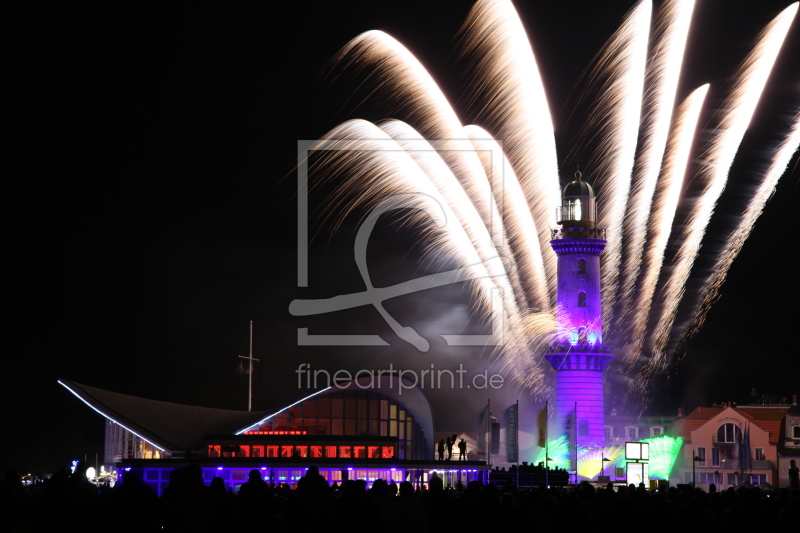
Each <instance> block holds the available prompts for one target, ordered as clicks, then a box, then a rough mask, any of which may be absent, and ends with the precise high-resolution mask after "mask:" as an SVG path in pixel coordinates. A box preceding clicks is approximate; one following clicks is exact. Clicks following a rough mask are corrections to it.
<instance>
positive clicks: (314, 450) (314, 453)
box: [310, 446, 322, 457]
mask: <svg viewBox="0 0 800 533" xmlns="http://www.w3.org/2000/svg"><path fill="white" fill-rule="evenodd" d="M310 448H311V457H322V446H310Z"/></svg>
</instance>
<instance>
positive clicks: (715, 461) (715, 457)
mask: <svg viewBox="0 0 800 533" xmlns="http://www.w3.org/2000/svg"><path fill="white" fill-rule="evenodd" d="M711 466H719V448H716V447H714V448H711Z"/></svg>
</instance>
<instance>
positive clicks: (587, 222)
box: [556, 170, 596, 228]
mask: <svg viewBox="0 0 800 533" xmlns="http://www.w3.org/2000/svg"><path fill="white" fill-rule="evenodd" d="M582 178H583V175H582V174H581V172H580V170H579V171H577V172H575V179H574V180H573V181H571V182H569V183H568V184H567V186H566V187H564V191H563V193H562V194H561V207H558V208H556V220H557V221H558V223H559V224H561V225H562V226H564V227H586V228H588V227H593V226H594V224H595V220H596V218H595V197H594V189H593V188H592V186H591V185H589V182H587V181H584V180H583V179H582Z"/></svg>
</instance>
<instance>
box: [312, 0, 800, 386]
mask: <svg viewBox="0 0 800 533" xmlns="http://www.w3.org/2000/svg"><path fill="white" fill-rule="evenodd" d="M693 7H694V2H693V1H691V0H668V1H666V2H665V3H664V4H663V6H662V7H661V8H660V9H659V10H658V11H657V13H656V16H655V18H654V21H655V22H654V23H651V12H652V6H651V2H649V1H642V2H639V3H638V4H637V5H636V6H634V8H633V9H632V10H631V11H630V12H629V14H628V15H627V16H626V17H625V19H624V20H623V22H622V24H621V26H620V29H619V30H618V31H617V32H616V33H615V34H614V35H613V36H612V37H611V39H610V40H609V41H608V43H607V44H606V46H605V47H604V48H603V49H602V50H601V52H600V54H598V56H597V58H596V62H595V66H594V67H593V68H592V69H591V70H590V71H589V72H590V73H591V79H592V83H591V85H590V88H591V90H592V92H591V94H592V97H593V98H594V99H595V103H594V105H593V106H592V108H591V111H590V114H589V116H588V119H587V120H586V131H585V132H584V133H583V134H582V136H581V138H582V139H593V138H594V139H598V142H597V148H596V151H595V153H594V155H593V157H592V160H593V161H596V162H597V163H596V164H595V165H594V167H593V174H595V175H596V176H597V184H598V188H599V189H600V190H601V195H602V199H601V201H600V202H599V204H600V216H599V222H600V225H601V226H603V227H605V228H607V230H608V246H607V248H606V250H605V254H604V256H603V257H604V262H603V267H602V268H603V271H602V276H603V285H604V286H603V291H604V292H603V310H604V317H603V318H604V323H605V324H607V326H606V327H609V328H611V331H610V332H607V333H606V337H612V338H614V339H615V346H617V347H618V350H617V353H618V355H620V356H621V357H619V358H618V362H617V363H615V364H617V365H618V366H620V368H621V369H622V370H623V373H624V374H625V375H626V376H627V378H628V382H629V389H630V392H632V393H634V394H644V393H646V392H647V382H648V380H649V379H650V378H651V377H652V376H653V375H654V374H655V373H656V372H657V371H658V370H659V369H661V368H663V367H664V364H665V362H666V360H667V355H666V353H667V352H666V350H667V345H668V341H669V340H670V339H674V338H675V337H676V335H675V333H676V331H675V330H676V329H680V327H678V328H676V327H675V326H674V324H675V321H676V315H677V309H678V305H679V303H680V302H681V299H682V296H683V292H684V290H685V286H686V282H687V279H688V278H689V275H690V273H691V269H692V266H693V264H694V260H695V258H696V256H697V254H698V251H699V249H700V246H701V244H702V240H703V236H704V233H705V228H706V227H707V225H708V222H709V219H710V217H711V215H712V214H713V211H714V206H715V205H716V203H717V201H718V199H719V196H720V194H721V193H722V190H723V189H724V187H725V183H726V180H727V175H728V172H729V169H730V166H731V164H732V162H733V160H734V158H735V156H736V152H737V150H738V146H739V144H740V143H741V140H742V137H743V136H744V132H745V130H746V128H747V126H748V123H749V121H750V119H751V117H752V114H753V112H754V110H755V106H756V104H757V102H758V99H759V97H760V94H761V92H762V90H763V88H764V85H765V83H766V81H767V78H768V76H769V72H770V70H771V69H772V66H773V64H774V62H775V59H776V57H777V55H778V52H779V50H780V47H781V44H782V42H783V40H784V39H785V37H786V34H787V32H788V30H789V26H790V25H791V23H792V20H793V18H794V16H795V13H796V11H797V3H795V4H793V5H792V6H790V7H788V8H787V9H785V10H784V11H783V12H782V13H781V14H779V15H778V16H777V17H776V18H775V19H774V20H773V21H772V22H771V23H770V24H769V25H768V26H767V27H766V28H765V29H764V31H763V32H762V34H761V35H760V36H759V38H758V39H757V42H756V44H755V46H754V48H753V49H752V51H751V52H750V53H749V54H748V55H747V57H746V58H745V60H744V61H743V63H742V66H741V67H740V68H739V70H738V71H737V72H736V74H735V75H734V77H733V79H732V80H731V87H732V89H731V91H730V94H729V96H728V97H727V98H726V99H725V101H724V103H723V105H722V107H721V108H720V110H719V111H718V112H717V114H716V115H715V118H714V125H715V126H714V129H713V130H712V132H713V133H712V136H711V141H710V142H709V143H708V145H707V147H706V149H705V151H704V152H703V154H702V156H701V161H700V165H699V170H698V171H697V175H696V176H692V177H691V178H690V179H691V180H692V181H694V182H695V183H696V184H697V186H698V187H699V189H700V190H701V192H700V194H699V196H698V200H697V201H696V202H695V204H694V205H693V206H692V208H691V213H690V214H689V215H688V218H687V222H686V223H685V224H684V227H683V229H682V231H680V232H679V234H678V235H676V236H673V238H674V239H675V242H677V243H679V244H680V246H679V250H678V252H677V255H676V259H675V262H674V264H672V265H670V269H669V272H668V274H665V273H664V272H663V270H664V269H663V266H664V258H665V256H666V252H667V250H668V248H669V244H670V242H671V241H670V238H671V233H672V226H673V221H674V219H675V217H676V210H677V207H678V204H679V201H680V199H681V198H680V191H681V187H682V184H684V183H686V182H687V181H688V179H687V176H685V173H686V170H687V168H690V166H689V165H688V161H689V156H690V153H691V151H692V149H693V145H694V137H695V131H696V129H697V123H698V117H699V116H700V114H701V111H702V107H703V102H704V99H705V96H706V93H707V91H708V89H709V88H708V86H707V85H705V86H703V87H700V88H698V89H696V90H695V91H694V92H692V94H691V95H690V96H689V97H688V98H686V99H685V100H684V101H683V102H682V103H681V105H680V106H678V107H677V108H676V107H675V101H676V93H677V82H678V79H679V77H680V70H681V58H682V57H683V55H684V52H685V45H686V40H687V34H688V31H689V24H690V20H691V15H692V11H693ZM651 26H652V27H653V35H652V36H651V35H650V30H651ZM648 46H649V47H650V52H649V53H648ZM459 58H461V59H463V60H465V62H466V63H467V64H468V68H467V71H468V74H469V79H468V80H467V89H466V99H467V101H468V103H469V105H470V106H471V107H473V108H474V109H475V110H476V115H477V116H476V121H477V122H479V123H480V125H464V124H462V122H461V121H460V120H459V118H458V117H457V115H456V113H455V111H454V110H453V108H452V107H451V105H450V104H449V103H448V101H447V99H446V98H445V96H444V94H443V93H442V91H441V90H440V89H439V87H438V86H437V84H436V83H435V82H434V80H433V78H432V77H431V76H430V74H429V73H428V72H427V71H426V70H425V68H424V67H423V66H422V65H421V64H420V63H419V61H417V59H416V58H415V57H414V56H413V55H412V54H411V53H410V52H409V51H408V50H407V49H406V48H405V47H403V46H402V45H401V44H400V43H399V42H397V41H396V40H394V39H393V38H392V37H390V36H388V35H387V34H385V33H383V32H379V31H371V32H367V33H364V34H362V35H359V36H358V37H356V38H355V39H353V41H351V42H350V43H348V44H347V45H346V46H345V47H344V48H343V49H342V51H341V52H340V53H339V54H338V55H337V56H336V57H335V58H334V62H333V65H334V67H333V68H334V69H335V70H336V72H337V74H340V75H341V74H344V73H345V72H348V71H353V72H360V73H363V74H365V75H366V78H365V79H364V81H363V83H364V86H365V87H368V88H369V90H370V94H371V95H372V96H373V97H380V98H381V99H382V101H383V102H384V103H385V104H386V105H387V106H389V107H390V108H392V109H394V110H396V111H397V112H398V113H404V114H405V116H406V120H405V122H400V121H396V120H391V121H385V122H382V123H380V124H378V125H373V124H370V123H368V122H365V121H349V122H346V123H345V124H343V125H341V126H339V127H337V128H335V129H334V130H332V131H331V132H329V134H328V135H326V137H325V139H324V141H326V142H327V141H336V142H340V143H345V149H343V150H338V149H337V150H338V151H336V150H335V151H332V152H330V153H328V152H326V153H325V155H324V156H323V157H322V158H321V159H320V160H319V161H318V162H317V163H316V164H315V169H316V170H318V171H321V172H322V173H323V175H324V176H326V177H327V178H329V179H332V180H334V179H335V180H337V181H338V182H340V183H341V185H340V189H339V191H340V193H344V194H341V196H340V197H338V198H337V199H336V200H335V201H332V202H331V203H330V204H329V206H328V208H327V209H328V211H327V213H326V214H327V215H328V216H335V217H337V218H338V220H341V219H342V218H343V217H344V216H345V215H346V214H347V213H349V212H351V211H352V210H353V209H354V208H355V207H356V206H375V205H381V204H380V202H381V201H382V200H384V199H386V198H388V197H389V196H391V195H398V194H399V195H401V196H402V198H404V201H403V203H402V206H403V207H412V208H414V207H415V204H414V202H412V201H410V200H408V198H410V196H411V195H414V194H422V195H425V196H426V198H428V199H429V200H430V201H433V202H434V203H435V204H436V205H437V206H438V207H436V208H433V209H432V208H431V207H430V206H428V207H425V205H423V204H425V201H423V202H421V203H420V204H419V206H417V209H419V212H414V213H412V214H410V215H408V217H407V219H406V221H407V222H408V223H412V224H414V225H416V226H418V227H420V228H421V231H422V235H423V236H424V237H425V238H426V242H427V243H428V248H427V254H429V255H428V256H429V257H436V256H437V255H439V254H441V255H442V256H444V257H447V258H449V259H452V260H454V261H456V262H457V263H458V264H459V265H461V266H462V268H467V267H468V268H470V269H472V270H471V272H472V275H474V276H476V277H475V279H474V281H473V282H472V284H471V287H472V288H473V290H474V291H475V293H476V295H477V307H478V309H479V310H481V311H484V312H489V311H490V310H492V309H493V307H492V304H491V301H492V300H491V297H490V293H492V291H493V290H496V289H499V290H500V293H501V295H502V296H501V298H502V302H503V307H504V316H505V319H504V320H505V322H504V323H505V327H506V328H507V332H506V338H508V339H509V340H510V342H508V343H507V344H505V345H504V346H502V348H501V350H500V351H499V352H498V354H499V355H500V361H501V365H502V366H503V368H505V369H508V370H511V371H513V375H514V376H515V377H516V378H517V380H518V384H520V385H522V386H524V387H526V388H528V389H529V390H530V391H531V392H532V393H533V394H535V395H545V394H547V393H548V390H547V387H548V386H547V385H546V383H548V382H549V380H542V379H537V378H538V376H541V375H542V373H546V372H548V371H549V370H548V369H547V368H546V365H543V364H542V363H541V360H542V359H543V358H542V357H535V356H534V357H532V356H531V353H541V352H540V351H537V350H539V348H540V347H541V346H542V344H543V343H546V342H547V341H548V340H549V339H551V338H552V336H553V335H554V334H555V335H568V331H569V325H564V324H559V323H558V322H557V321H556V320H555V316H556V312H555V309H554V308H553V306H554V302H555V280H556V267H555V256H554V253H553V251H552V249H551V247H550V246H549V240H550V230H551V228H552V227H554V226H555V216H554V212H555V210H554V208H555V207H556V206H557V205H558V204H559V186H558V183H559V178H558V170H557V158H556V151H555V141H554V135H553V122H552V118H551V115H550V112H549V110H548V107H547V102H546V98H545V92H544V87H543V84H542V80H541V76H540V74H539V71H538V67H537V63H536V59H535V56H534V53H533V50H532V49H531V47H530V45H529V43H528V40H527V37H526V35H525V31H524V29H523V27H522V24H521V22H520V20H519V17H518V16H517V14H516V12H515V10H514V8H513V6H512V5H511V3H510V2H507V1H501V0H482V1H479V2H478V3H477V4H476V5H475V6H474V7H473V9H472V10H471V11H470V13H469V15H468V17H467V21H466V22H465V24H464V25H463V27H462V29H461V31H460V33H459ZM643 107H644V109H645V110H646V113H645V114H644V115H642V113H641V111H642V109H643ZM797 130H798V127H797V124H795V128H794V130H793V132H792V135H791V136H790V137H788V138H787V139H786V140H785V141H783V142H782V143H781V146H780V148H779V150H778V151H777V152H776V154H775V159H774V162H773V165H772V167H771V168H770V170H769V172H768V174H767V176H766V177H765V178H764V181H763V183H762V186H761V188H760V189H759V190H758V191H757V193H756V196H755V197H754V199H753V201H752V202H751V204H750V206H749V207H748V210H747V212H746V214H745V219H744V220H743V221H742V223H741V224H740V226H739V228H737V230H736V232H734V234H733V235H732V236H731V238H730V240H729V242H728V245H727V246H726V248H725V250H724V251H723V253H722V255H721V256H720V260H719V262H718V263H717V270H716V273H715V275H714V276H713V277H712V278H710V279H709V280H708V282H707V287H708V290H707V291H706V293H705V296H706V298H705V300H704V301H703V302H702V305H701V306H700V307H699V309H698V311H697V313H696V315H695V316H696V319H695V322H694V326H693V327H692V328H690V329H689V331H694V329H695V328H696V327H698V326H699V324H701V323H702V318H703V316H704V314H705V312H706V311H707V309H708V307H709V306H710V305H711V304H712V303H713V301H714V297H715V295H716V294H717V293H718V290H719V286H720V284H721V283H722V281H723V280H724V278H725V272H726V271H727V269H728V267H729V265H730V263H731V261H732V260H733V259H734V258H735V256H736V254H737V253H738V250H739V249H741V243H742V242H743V241H744V239H746V238H747V235H748V234H749V232H750V228H752V225H753V222H754V221H755V219H756V217H757V216H758V214H759V213H760V212H761V210H762V209H763V205H764V202H765V201H766V199H767V198H768V195H769V192H770V191H771V190H772V189H773V188H774V186H775V182H776V181H777V179H778V178H779V177H780V175H781V174H782V172H783V170H784V169H785V168H786V165H787V163H788V159H789V157H790V156H791V154H792V153H793V151H794V150H795V149H796V146H797ZM490 132H491V133H490ZM640 139H641V146H639V147H637V142H638V141H639V140H640ZM385 143H390V145H391V150H390V152H391V153H383V151H384V150H386V146H387V145H386V144H385ZM497 154H500V157H496V155H497ZM426 201H427V200H426ZM399 205H400V204H395V205H390V206H389V207H387V209H388V208H390V207H391V208H395V207H398V206H399ZM432 210H433V211H436V210H438V213H439V216H440V217H441V218H440V219H439V218H437V216H434V215H432V214H431V213H432ZM381 212H383V211H381ZM444 221H447V222H446V223H445V222H444ZM431 222H433V224H431ZM497 259H502V261H497ZM365 279H366V278H365ZM620 287H622V288H620ZM654 301H657V303H658V305H653V302H654ZM379 311H380V309H379ZM648 322H650V323H652V324H656V326H655V328H654V331H653V332H652V334H651V335H650V336H649V337H648V336H647V335H648V332H647V326H648ZM398 327H399V325H398ZM677 333H678V336H680V334H681V331H678V332H677Z"/></svg>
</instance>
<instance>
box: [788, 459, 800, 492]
mask: <svg viewBox="0 0 800 533" xmlns="http://www.w3.org/2000/svg"><path fill="white" fill-rule="evenodd" d="M789 487H791V488H793V489H800V468H797V465H796V464H795V463H794V459H792V460H791V461H789Z"/></svg>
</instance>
